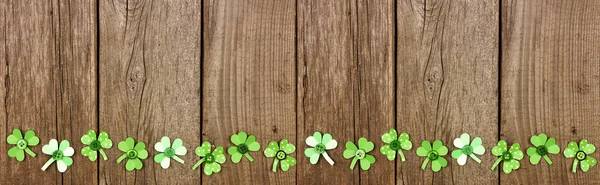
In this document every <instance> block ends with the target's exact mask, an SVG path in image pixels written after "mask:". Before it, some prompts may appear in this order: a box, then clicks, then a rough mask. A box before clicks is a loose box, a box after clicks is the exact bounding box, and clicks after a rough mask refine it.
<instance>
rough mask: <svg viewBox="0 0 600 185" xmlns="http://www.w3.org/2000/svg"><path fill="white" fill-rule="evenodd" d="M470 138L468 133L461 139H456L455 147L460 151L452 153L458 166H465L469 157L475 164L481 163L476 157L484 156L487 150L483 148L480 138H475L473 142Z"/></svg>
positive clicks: (461, 136)
mask: <svg viewBox="0 0 600 185" xmlns="http://www.w3.org/2000/svg"><path fill="white" fill-rule="evenodd" d="M470 138H471V137H470V136H469V134H467V133H464V134H462V135H460V138H456V139H454V146H455V147H456V148H459V149H458V150H454V151H452V158H454V159H456V162H458V165H461V166H462V165H465V164H466V163H467V157H471V158H472V159H473V160H475V162H477V163H481V160H480V159H479V158H477V156H475V154H477V155H483V153H485V148H484V147H483V145H481V144H482V141H481V138H480V137H475V138H474V139H473V141H472V142H471V140H470Z"/></svg>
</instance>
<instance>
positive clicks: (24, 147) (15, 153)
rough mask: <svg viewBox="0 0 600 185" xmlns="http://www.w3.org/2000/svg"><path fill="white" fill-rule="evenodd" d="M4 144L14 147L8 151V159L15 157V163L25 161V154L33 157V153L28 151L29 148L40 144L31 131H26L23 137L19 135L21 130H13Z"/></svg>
mask: <svg viewBox="0 0 600 185" xmlns="http://www.w3.org/2000/svg"><path fill="white" fill-rule="evenodd" d="M6 142H7V143H8V144H11V145H15V146H13V147H12V148H10V150H8V156H9V157H15V158H16V159H17V161H23V160H25V153H27V154H29V155H30V156H31V157H35V153H34V152H33V151H31V149H29V147H30V146H37V145H38V144H39V143H40V138H38V137H37V136H35V132H34V131H33V130H28V131H27V132H26V133H25V137H23V134H21V130H19V129H14V130H13V133H12V134H11V135H9V136H8V137H7V138H6Z"/></svg>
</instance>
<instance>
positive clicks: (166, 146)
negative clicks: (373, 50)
mask: <svg viewBox="0 0 600 185" xmlns="http://www.w3.org/2000/svg"><path fill="white" fill-rule="evenodd" d="M381 139H382V141H383V142H384V143H385V145H384V146H382V147H381V148H380V149H379V151H380V152H381V153H382V154H383V155H385V156H386V158H387V159H388V160H390V161H392V160H395V158H396V155H399V156H400V158H401V160H402V161H406V158H405V156H404V154H403V152H402V150H411V149H412V146H413V144H412V142H411V141H410V137H409V135H408V134H407V133H402V134H400V135H398V133H397V132H396V130H395V129H391V130H389V131H388V132H387V133H384V134H383V135H382V137H381ZM6 141H7V142H8V143H9V144H12V145H15V146H14V147H12V148H11V149H10V150H8V156H9V157H12V158H16V160H17V161H23V160H24V159H25V153H27V154H28V155H30V156H32V157H35V156H36V154H35V153H34V152H33V151H32V150H31V149H29V147H33V146H37V145H38V144H39V142H40V140H39V138H38V137H37V136H36V135H35V132H34V131H33V130H28V131H27V132H26V133H25V135H24V136H23V134H22V132H21V130H19V129H14V130H13V133H12V135H10V136H8V138H7V139H6ZM230 141H231V143H233V144H234V146H231V147H229V148H227V153H228V154H229V155H230V156H231V160H232V162H233V163H239V162H240V161H241V160H242V158H246V159H247V160H248V161H250V162H253V161H254V158H253V157H252V156H251V155H250V153H249V152H256V151H259V150H260V144H259V143H258V142H256V136H254V135H247V134H246V133H245V132H239V133H237V134H233V135H232V136H231V137H230ZM530 141H531V144H533V147H529V148H528V149H527V151H526V153H527V155H528V156H529V161H530V163H531V164H533V165H536V164H538V163H539V162H540V161H541V159H542V158H543V159H544V161H546V162H547V163H548V164H552V160H551V159H550V156H549V154H558V153H559V152H560V147H559V146H558V145H557V144H556V139H555V138H552V137H551V138H548V136H546V134H543V133H542V134H539V135H534V136H532V137H531V139H530ZM81 142H82V143H83V144H85V145H87V146H85V147H83V148H82V149H81V154H82V155H83V156H86V157H88V159H89V160H90V161H95V160H96V159H97V158H98V153H100V155H102V158H103V159H104V160H108V157H107V156H106V154H105V152H104V151H103V149H110V148H112V145H113V143H112V141H111V140H110V138H109V136H108V134H107V133H106V132H101V133H100V134H99V135H98V136H96V133H95V132H94V131H93V130H89V131H88V133H87V134H86V135H83V136H82V137H81ZM306 144H307V145H308V146H310V147H309V148H307V149H306V150H305V151H304V155H305V156H306V157H308V158H309V161H310V163H311V164H316V163H317V162H318V161H319V158H320V157H321V156H323V158H324V159H325V160H326V161H327V162H328V163H329V164H331V165H334V161H333V159H331V157H330V156H329V155H328V154H327V150H332V149H335V148H336V147H337V145H338V143H337V141H336V140H335V139H333V137H332V136H331V134H329V133H326V134H324V135H323V134H321V133H320V132H315V133H314V134H313V135H312V136H309V137H308V138H306ZM453 144H454V146H455V147H456V148H458V149H456V150H454V151H452V154H451V156H452V158H455V159H456V160H457V163H458V164H459V165H461V166H462V165H465V164H466V162H467V159H468V158H471V159H473V160H474V161H475V162H477V163H480V162H481V160H480V159H479V158H478V157H477V155H483V154H484V153H485V148H484V147H483V145H482V140H481V138H480V137H475V138H473V140H471V138H470V136H469V134H466V133H464V134H462V135H461V136H460V137H459V138H456V139H454V142H453ZM212 148H213V146H212V144H211V143H210V142H203V143H202V145H201V146H198V147H197V148H196V150H195V153H196V155H197V156H199V157H200V160H199V161H198V162H196V163H195V164H194V165H193V166H192V169H193V170H195V169H197V168H198V167H199V166H200V165H201V164H202V163H204V169H203V172H204V174H206V175H211V174H213V173H218V172H220V171H221V164H223V163H225V161H226V157H225V154H224V149H223V147H220V146H219V147H216V148H215V149H214V150H212ZM374 148H375V145H374V144H373V142H370V141H368V140H367V139H366V138H363V137H361V138H359V139H358V145H355V144H354V143H353V142H350V141H349V142H346V150H344V153H343V157H344V158H345V159H352V162H351V164H350V168H351V169H354V167H355V165H356V163H359V164H360V167H361V169H363V170H368V169H369V168H370V166H371V165H372V164H374V163H375V161H376V160H375V157H374V156H373V155H370V154H369V152H371V151H372V150H373V149H374ZM118 149H119V150H120V151H122V152H123V154H122V155H121V156H120V157H119V158H118V159H117V163H121V162H122V161H123V160H125V159H127V162H126V164H125V168H126V169H127V170H128V171H133V170H140V169H142V167H143V163H142V160H144V159H146V158H147V157H148V151H146V144H145V143H144V142H137V143H136V142H135V140H134V139H133V138H131V137H128V138H127V139H125V141H121V142H119V144H118ZM154 149H155V150H156V151H157V152H159V154H158V155H156V156H154V161H155V162H156V163H159V164H160V166H161V167H162V168H165V169H166V168H169V166H170V164H171V159H172V160H175V161H176V162H179V163H181V164H184V163H185V161H184V160H183V159H181V158H180V157H178V156H183V155H186V154H187V149H186V148H185V147H184V146H183V141H182V140H181V139H179V138H177V139H175V140H173V142H172V143H171V139H170V138H169V137H167V136H164V137H162V138H161V140H160V141H159V142H157V143H156V144H155V145H154ZM295 150H296V147H295V146H294V145H293V144H291V143H289V142H288V140H286V139H282V140H281V141H280V142H279V143H277V142H275V141H271V142H269V145H268V146H267V148H266V149H265V150H264V155H265V156H266V157H269V158H274V161H273V168H272V170H273V172H276V171H277V166H278V165H279V166H280V168H281V170H283V171H288V170H289V168H290V167H292V166H294V165H295V164H296V159H295V158H294V157H292V156H291V154H293V153H294V151H295ZM595 150H596V147H595V146H594V145H593V144H590V143H588V142H587V140H586V139H582V140H581V141H580V142H579V144H577V143H576V142H570V143H569V144H568V146H567V148H566V149H565V150H564V152H563V154H564V156H565V157H567V158H575V160H574V161H573V166H572V171H573V172H576V171H577V166H578V165H580V168H581V170H582V171H584V172H587V171H588V170H589V168H590V167H592V166H595V165H596V163H597V161H596V159H595V158H593V157H591V156H589V155H590V154H592V153H594V151H595ZM42 152H43V153H44V154H47V155H50V156H51V158H50V159H49V160H48V162H46V163H45V164H44V165H43V166H42V170H46V168H48V167H49V166H50V165H51V164H52V163H54V162H56V167H57V169H58V171H59V172H65V171H66V170H67V167H68V166H71V165H72V164H73V159H72V158H71V157H72V156H73V155H74V153H75V151H74V149H73V148H72V147H71V146H70V144H69V141H67V140H63V141H61V142H60V144H59V143H58V141H57V140H56V139H51V140H50V142H49V143H48V144H46V145H44V146H43V147H42ZM448 152H449V151H448V148H447V147H446V146H444V144H443V143H442V142H441V141H440V140H435V141H434V142H433V143H430V142H429V141H427V140H424V141H423V142H422V143H421V146H420V147H419V148H417V150H416V154H417V156H420V157H424V158H425V159H424V161H423V164H422V166H421V169H423V170H424V169H425V168H426V167H427V165H428V163H429V162H431V169H432V170H433V171H434V172H438V171H440V170H441V169H442V168H444V167H446V166H447V165H448V161H447V160H446V159H445V158H444V156H446V155H447V154H448ZM492 154H493V155H494V156H497V157H498V159H497V160H496V162H495V163H494V164H493V165H492V167H491V169H492V170H494V169H495V168H496V167H497V166H498V165H499V164H500V162H503V166H502V170H503V171H504V172H505V173H510V172H512V171H514V170H517V169H519V167H520V166H521V165H520V162H519V161H520V160H521V159H523V157H524V155H523V152H522V151H521V147H520V145H519V143H514V144H512V145H511V146H510V148H509V147H508V144H507V143H506V141H504V140H500V141H499V142H498V144H497V145H496V146H494V147H493V148H492Z"/></svg>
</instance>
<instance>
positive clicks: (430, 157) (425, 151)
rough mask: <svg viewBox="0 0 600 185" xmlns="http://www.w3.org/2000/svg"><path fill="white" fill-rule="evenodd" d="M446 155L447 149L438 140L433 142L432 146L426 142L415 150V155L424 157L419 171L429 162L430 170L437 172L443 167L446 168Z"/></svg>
mask: <svg viewBox="0 0 600 185" xmlns="http://www.w3.org/2000/svg"><path fill="white" fill-rule="evenodd" d="M446 154H448V148H447V147H446V146H444V143H442V141H440V140H435V141H434V142H433V145H431V143H430V142H429V141H427V140H424V141H423V142H421V147H419V148H417V155H418V156H419V157H425V161H423V164H422V165H421V169H422V170H425V167H427V163H429V161H431V170H433V171H434V172H439V171H440V170H441V169H442V168H443V167H446V166H448V161H447V160H446V159H445V158H444V156H445V155H446Z"/></svg>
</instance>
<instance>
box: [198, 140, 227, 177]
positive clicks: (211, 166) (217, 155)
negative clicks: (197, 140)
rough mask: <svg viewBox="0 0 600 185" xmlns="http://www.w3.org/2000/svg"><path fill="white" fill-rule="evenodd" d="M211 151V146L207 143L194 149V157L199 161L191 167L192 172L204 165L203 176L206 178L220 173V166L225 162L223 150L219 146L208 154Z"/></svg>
mask: <svg viewBox="0 0 600 185" xmlns="http://www.w3.org/2000/svg"><path fill="white" fill-rule="evenodd" d="M211 149H212V145H211V144H210V142H207V141H205V142H204V143H202V145H200V146H198V147H196V155H197V156H199V157H200V160H199V161H198V162H196V164H194V166H192V170H196V168H198V167H199V166H200V165H201V164H202V163H204V174H206V175H208V176H210V175H212V174H213V173H219V172H220V171H221V164H223V163H225V160H226V158H225V154H223V152H224V151H223V150H224V149H223V147H221V146H219V147H217V148H215V150H214V151H213V152H212V153H211V152H210V151H211Z"/></svg>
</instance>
